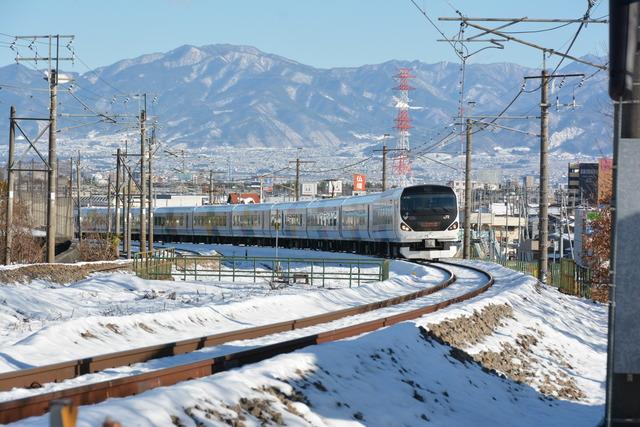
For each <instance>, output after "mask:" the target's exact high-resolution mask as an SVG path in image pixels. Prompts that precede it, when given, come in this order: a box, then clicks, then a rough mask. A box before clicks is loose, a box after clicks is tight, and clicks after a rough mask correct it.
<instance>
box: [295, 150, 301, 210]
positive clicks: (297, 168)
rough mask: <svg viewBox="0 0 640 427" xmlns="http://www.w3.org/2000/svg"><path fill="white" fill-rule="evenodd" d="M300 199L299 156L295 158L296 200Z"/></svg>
mask: <svg viewBox="0 0 640 427" xmlns="http://www.w3.org/2000/svg"><path fill="white" fill-rule="evenodd" d="M298 200H300V157H297V158H296V202H297V201H298Z"/></svg>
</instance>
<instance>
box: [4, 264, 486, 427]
mask: <svg viewBox="0 0 640 427" xmlns="http://www.w3.org/2000/svg"><path fill="white" fill-rule="evenodd" d="M419 264H425V265H428V266H430V267H433V268H436V269H439V270H440V271H442V272H444V273H445V276H446V278H445V279H444V280H442V281H441V282H440V283H438V284H437V285H435V286H431V287H429V288H425V289H422V290H420V291H416V292H412V293H410V294H406V295H401V296H398V297H393V298H389V299H386V300H382V301H378V302H374V303H369V304H364V305H360V306H357V307H352V308H347V309H343V310H338V311H333V312H329V313H324V314H320V315H316V316H311V317H306V318H301V319H295V320H291V321H285V322H279V323H275V324H270V325H264V326H257V327H251V328H245V329H241V330H237V331H231V332H225V333H220V334H215V335H209V336H203V337H198V338H193V339H188V340H182V341H177V342H172V343H168V344H161V345H154V346H148V347H143V348H138V349H132V350H127V351H121V352H117V353H112V354H105V355H101V356H97V357H91V358H84V359H78V360H74V361H69V362H63V363H57V364H54V365H48V366H41V367H36V368H31V369H25V370H18V371H12V372H8V373H4V374H0V391H6V390H11V389H13V388H16V387H17V388H39V387H41V386H42V385H43V384H46V383H51V382H60V381H64V380H68V379H72V378H76V377H79V376H82V375H86V374H91V373H95V372H100V371H102V370H105V369H108V368H114V367H122V366H127V365H131V364H134V363H140V362H146V361H150V360H153V359H158V358H162V357H171V356H177V355H182V354H186V353H190V352H193V351H196V350H200V349H203V348H206V347H212V346H216V345H220V344H223V343H227V342H231V341H238V340H248V339H255V338H261V337H266V336H269V335H273V334H277V333H282V332H287V331H293V330H296V329H303V328H308V327H311V326H315V325H321V324H324V323H329V322H333V321H336V320H339V319H344V318H347V317H351V316H356V315H360V314H363V313H369V312H373V311H374V310H379V309H384V308H387V307H392V306H395V305H398V304H402V303H406V302H409V301H413V300H416V299H418V298H422V297H425V296H428V295H431V294H434V293H436V292H438V291H441V290H443V289H445V288H447V287H449V286H450V285H451V284H453V283H455V282H456V280H457V277H456V275H455V274H454V273H453V272H452V271H451V269H450V268H449V266H455V267H457V268H463V269H468V270H473V271H475V272H478V273H480V274H481V275H483V276H484V277H486V281H484V283H483V284H481V285H479V286H476V287H474V288H473V289H471V290H469V291H466V292H464V293H462V294H459V295H456V296H454V297H452V298H449V299H445V300H442V301H439V302H436V303H432V304H428V305H425V306H422V307H419V308H414V309H411V310H407V311H403V312H401V313H396V314H392V315H389V316H384V317H380V318H378V319H375V320H369V321H364V322H359V323H354V324H353V325H349V326H346V327H339V328H336V329H331V330H328V331H322V332H318V333H313V334H309V335H305V336H302V337H298V338H294V339H289V340H285V341H280V342H276V343H272V344H267V345H262V346H258V347H255V348H251V349H248V350H242V351H238V352H234V353H231V354H226V355H222V356H217V357H211V358H208V359H205V360H199V361H196V362H190V363H185V364H181V365H177V366H172V367H169V368H163V369H159V370H154V371H151V372H145V373H142V374H137V375H132V376H127V377H122V378H117V379H114V380H108V381H101V382H96V383H92V384H86V385H81V386H77V387H72V388H67V389H63V390H58V391H51V392H45V393H42V394H37V395H34V396H30V397H24V398H20V399H16V400H10V401H5V402H0V423H10V422H14V421H18V420H20V419H23V418H27V417H31V416H37V415H42V414H44V413H46V412H47V411H48V409H49V405H50V402H51V400H55V399H71V400H72V401H73V402H74V403H75V404H77V405H87V404H94V403H98V402H101V401H103V400H106V399H108V398H110V397H126V396H131V395H136V394H139V393H142V392H144V391H146V390H150V389H153V388H156V387H160V386H169V385H173V384H176V383H178V382H181V381H185V380H190V379H195V378H200V377H205V376H209V375H212V374H214V373H218V372H222V371H225V370H228V369H232V368H236V367H239V366H243V365H245V364H248V363H254V362H258V361H261V360H264V359H268V358H271V357H273V356H276V355H278V354H283V353H288V352H291V351H294V350H298V349H301V348H304V347H307V346H310V345H314V344H320V343H324V342H330V341H336V340H340V339H343V338H348V337H352V336H355V335H359V334H362V333H366V332H371V331H374V330H376V329H379V328H382V327H385V326H390V325H393V324H395V323H398V322H402V321H406V320H411V319H415V318H418V317H420V316H422V315H424V314H428V313H432V312H435V311H437V310H439V309H442V308H444V307H447V306H449V305H451V304H455V303H457V302H461V301H464V300H467V299H470V298H473V297H474V296H477V295H479V294H480V293H482V292H484V291H485V290H487V289H488V288H489V287H490V286H491V285H492V284H493V277H492V276H491V274H490V273H488V272H485V271H483V270H481V269H478V268H476V267H472V266H464V265H459V264H455V263H448V262H440V263H438V264H442V265H437V264H433V263H420V262H419Z"/></svg>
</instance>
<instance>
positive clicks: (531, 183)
mask: <svg viewBox="0 0 640 427" xmlns="http://www.w3.org/2000/svg"><path fill="white" fill-rule="evenodd" d="M535 186H536V177H535V176H533V175H525V176H523V177H522V187H523V188H526V189H527V190H531V189H533V188H535Z"/></svg>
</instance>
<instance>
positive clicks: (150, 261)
mask: <svg viewBox="0 0 640 427" xmlns="http://www.w3.org/2000/svg"><path fill="white" fill-rule="evenodd" d="M133 263H134V271H135V272H136V274H137V275H138V276H140V277H143V278H146V279H169V278H171V277H173V278H174V279H179V280H185V281H186V280H207V279H214V280H218V281H231V282H253V283H255V282H258V281H267V282H269V283H270V284H272V285H279V284H291V283H305V284H309V285H312V286H313V285H318V286H322V287H325V286H326V285H327V284H330V285H331V286H334V285H336V284H339V285H344V286H346V285H348V286H349V287H352V286H357V285H360V284H361V283H367V282H378V281H382V280H386V279H388V278H389V261H388V260H378V259H369V258H292V257H282V258H280V257H279V258H275V257H250V256H220V255H210V256H206V255H182V254H178V253H176V252H175V250H174V249H161V250H157V251H154V252H153V253H149V252H143V253H138V254H135V255H134V257H133Z"/></svg>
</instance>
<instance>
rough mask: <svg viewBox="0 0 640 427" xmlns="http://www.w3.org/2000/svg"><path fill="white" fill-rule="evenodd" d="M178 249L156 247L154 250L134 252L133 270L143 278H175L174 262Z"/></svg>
mask: <svg viewBox="0 0 640 427" xmlns="http://www.w3.org/2000/svg"><path fill="white" fill-rule="evenodd" d="M175 257H176V250H175V249H173V248H168V249H156V250H154V251H153V252H148V251H147V252H137V253H134V254H133V257H132V258H133V271H134V272H135V273H136V276H138V277H141V278H143V279H157V280H169V279H171V278H173V275H172V273H173V262H174V259H175Z"/></svg>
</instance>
